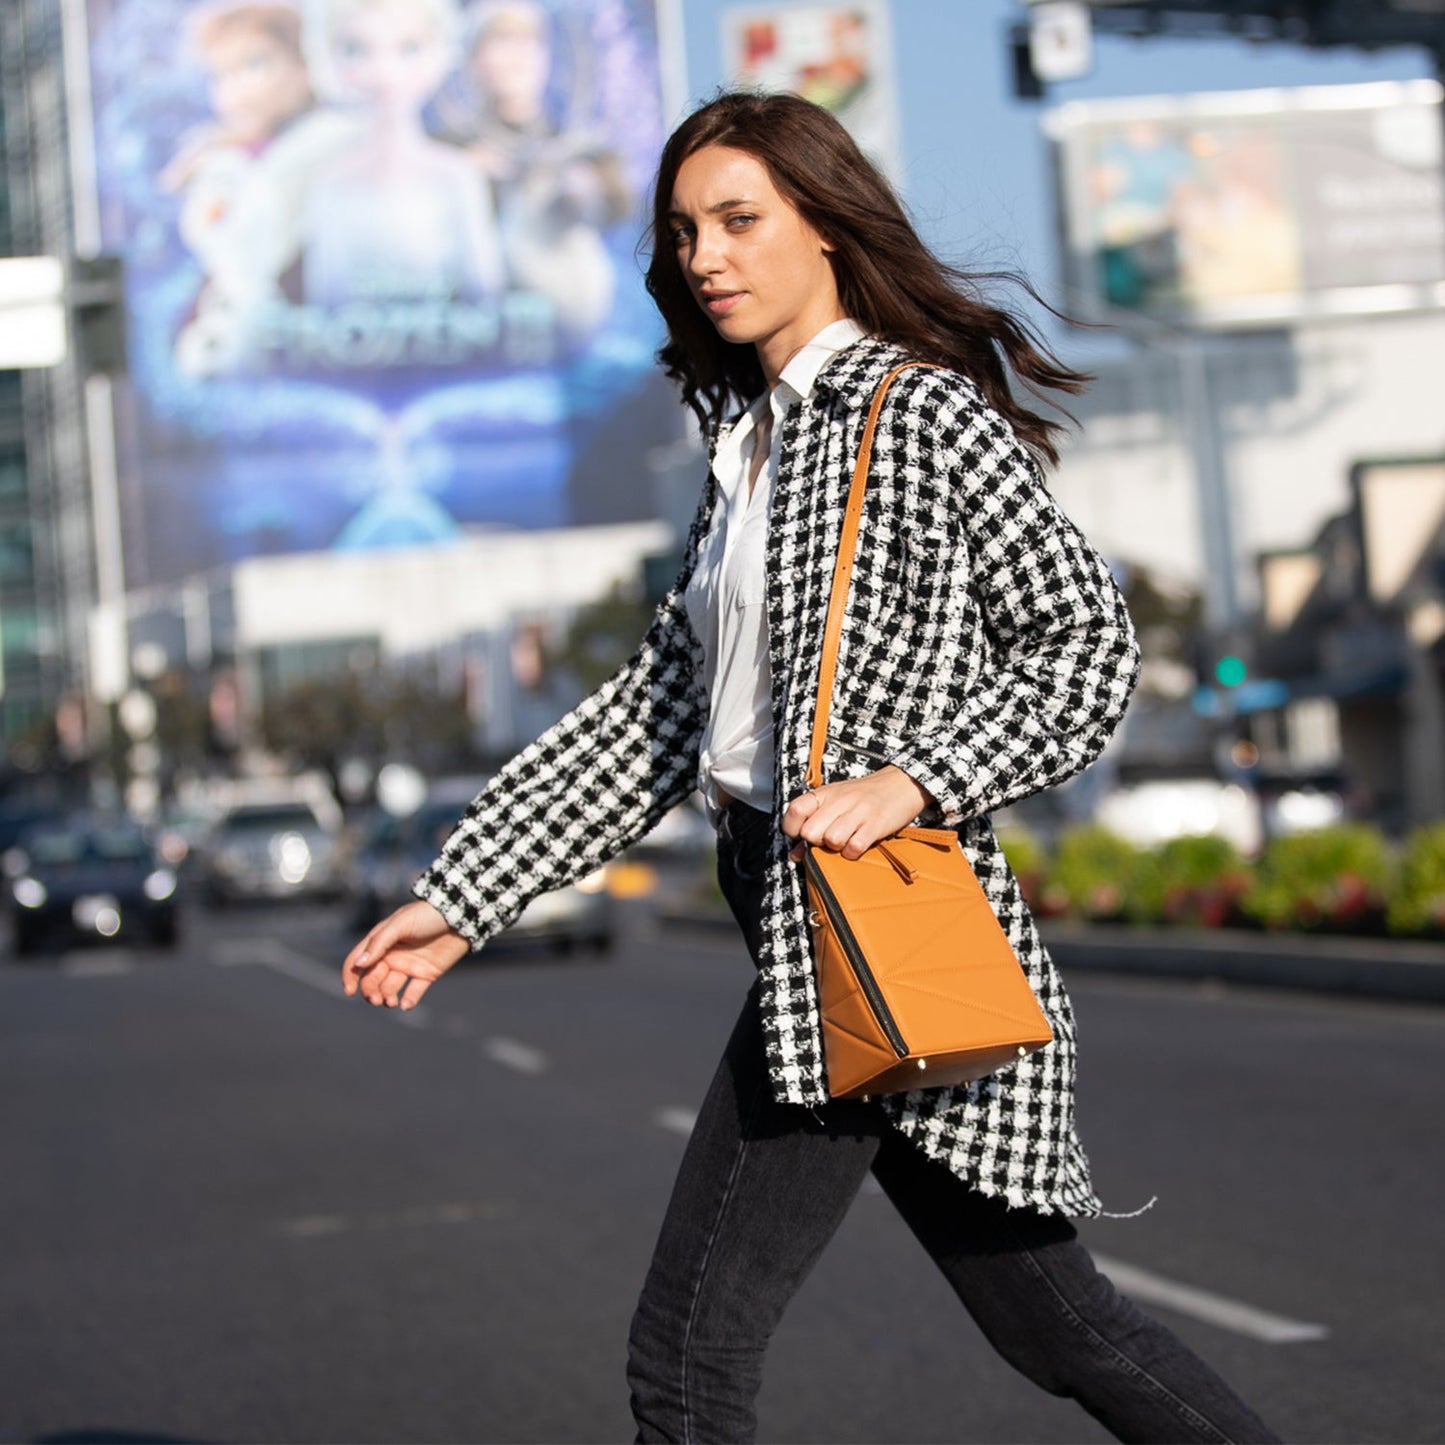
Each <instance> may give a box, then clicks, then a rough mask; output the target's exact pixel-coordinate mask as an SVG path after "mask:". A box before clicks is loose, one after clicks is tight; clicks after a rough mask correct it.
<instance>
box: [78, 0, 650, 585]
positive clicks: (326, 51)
mask: <svg viewBox="0 0 1445 1445" xmlns="http://www.w3.org/2000/svg"><path fill="white" fill-rule="evenodd" d="M73 3H83V4H84V6H85V12H86V18H87V23H88V32H89V55H90V76H89V79H90V110H91V112H92V114H93V117H94V142H95V145H94V149H95V158H96V164H95V172H96V174H95V184H96V187H97V191H98V202H99V210H100V218H101V226H100V229H101V235H100V244H101V245H102V246H103V248H104V249H105V250H106V251H107V252H110V253H114V254H116V255H118V256H121V257H123V258H124V262H125V292H126V322H127V325H126V330H127V334H128V347H129V376H128V378H127V379H126V381H125V382H124V383H122V384H121V385H120V386H118V388H117V396H116V412H117V421H116V440H117V447H116V451H117V462H118V472H119V487H120V500H121V507H122V513H123V523H124V537H125V548H126V557H125V575H126V579H127V586H128V587H130V588H136V587H142V586H146V585H148V584H154V583H165V582H171V581H174V580H176V579H179V578H182V577H185V576H189V575H192V574H194V573H196V572H198V571H200V570H202V569H204V568H207V567H210V566H212V565H215V564H217V563H224V562H228V561H232V560H236V559H239V558H242V557H246V556H253V555H257V554H261V553H274V552H293V551H306V550H314V549H320V548H336V547H340V548H358V547H370V546H378V545H391V544H396V543H425V542H428V541H433V540H445V539H447V538H449V537H454V536H456V535H457V534H458V533H459V532H460V531H463V530H465V529H468V528H473V527H479V526H496V525H503V526H516V527H526V528H545V527H554V526H560V525H569V524H573V523H576V522H578V521H609V520H618V521H621V520H631V519H636V518H640V517H645V516H651V515H653V513H654V508H655V499H654V497H653V496H652V493H651V483H650V480H649V476H648V473H647V469H646V466H645V460H644V459H645V456H646V452H647V449H648V448H649V447H651V446H656V445H659V444H662V443H664V442H666V441H670V440H672V438H673V429H674V428H675V427H676V425H677V423H676V421H675V419H674V415H673V413H674V412H675V407H674V408H671V409H669V408H666V407H663V406H660V405H659V401H658V397H657V394H656V391H655V388H656V387H657V386H658V384H659V383H657V381H656V379H655V378H656V367H655V362H654V351H655V348H656V346H657V344H658V342H659V340H660V336H659V327H658V322H657V320H656V316H655V312H654V310H653V307H652V305H651V303H650V301H649V300H648V298H647V297H646V295H645V293H644V291H643V287H642V284H641V275H640V268H639V266H638V263H637V259H636V247H637V243H638V238H639V235H640V233H641V229H642V222H643V219H644V216H643V212H644V196H645V193H646V189H647V186H648V183H649V181H650V179H651V176H652V174H653V171H654V169H655V166H656V162H657V155H658V152H659V149H660V147H661V142H662V138H663V110H662V77H661V74H660V69H661V63H660V59H659V45H658V25H657V21H658V17H657V4H658V3H660V0H473V3H469V4H463V3H461V0H306V3H305V4H299V3H298V4H293V3H289V0H205V3H198V0H73ZM662 3H665V0H662Z"/></svg>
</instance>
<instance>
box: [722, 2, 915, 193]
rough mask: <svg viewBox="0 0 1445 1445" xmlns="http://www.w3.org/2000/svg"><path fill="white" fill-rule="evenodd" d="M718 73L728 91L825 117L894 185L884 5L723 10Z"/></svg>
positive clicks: (893, 109) (893, 116) (893, 113)
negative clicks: (780, 100) (788, 99)
mask: <svg viewBox="0 0 1445 1445" xmlns="http://www.w3.org/2000/svg"><path fill="white" fill-rule="evenodd" d="M723 70H724V73H725V74H726V75H727V76H728V77H729V83H730V84H731V85H734V86H738V87H741V88H744V89H754V90H767V91H791V92H792V93H793V94H795V95H801V96H802V97H803V99H804V100H811V101H813V102H814V103H815V104H816V105H821V106H823V107H824V108H825V109H827V110H830V111H832V112H833V114H834V115H836V116H837V117H838V119H839V120H841V121H842V122H843V124H844V125H845V126H847V127H848V131H849V133H850V134H851V135H852V137H853V139H854V140H856V141H857V142H858V145H859V148H860V149H861V150H862V151H863V153H864V154H865V155H867V156H868V157H869V159H870V160H872V161H873V162H874V164H875V165H877V166H879V167H880V169H882V170H883V172H884V173H885V174H886V175H888V176H889V177H890V178H892V179H893V181H894V183H895V184H896V183H897V179H898V176H899V173H900V169H899V147H898V120H897V102H896V96H895V93H894V92H895V87H894V80H893V55H892V44H891V37H890V35H889V28H888V8H887V5H886V4H884V3H883V0H854V3H853V4H851V5H849V4H841V5H839V4H834V5H813V4H802V5H764V6H756V5H749V6H745V7H739V8H737V9H733V10H729V11H727V12H725V14H724V16H723Z"/></svg>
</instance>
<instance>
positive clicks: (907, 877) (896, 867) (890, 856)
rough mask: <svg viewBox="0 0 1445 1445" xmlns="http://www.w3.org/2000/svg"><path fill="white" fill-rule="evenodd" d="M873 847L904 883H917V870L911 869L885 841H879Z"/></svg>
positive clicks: (904, 859)
mask: <svg viewBox="0 0 1445 1445" xmlns="http://www.w3.org/2000/svg"><path fill="white" fill-rule="evenodd" d="M873 846H874V847H875V848H876V849H877V850H878V851H879V852H880V853H881V854H882V855H883V856H884V857H885V858H886V859H887V860H888V861H889V862H890V863H891V864H892V865H893V871H894V872H895V873H896V874H897V875H898V876H899V877H900V878H901V879H902V880H903V881H904V882H905V883H917V882H918V869H916V868H914V867H912V866H911V865H910V864H909V862H908V860H907V859H906V858H904V857H903V856H902V855H901V854H899V853H896V852H894V850H893V849H892V848H890V847H889V846H888V843H887V841H886V840H885V839H880V840H879V841H878V842H877V843H875V844H874V845H873Z"/></svg>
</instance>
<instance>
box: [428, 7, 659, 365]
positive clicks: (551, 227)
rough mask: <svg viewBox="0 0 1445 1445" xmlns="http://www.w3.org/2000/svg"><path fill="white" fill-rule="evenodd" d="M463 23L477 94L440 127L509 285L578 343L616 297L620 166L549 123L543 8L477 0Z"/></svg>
mask: <svg viewBox="0 0 1445 1445" xmlns="http://www.w3.org/2000/svg"><path fill="white" fill-rule="evenodd" d="M467 19H468V29H469V50H468V57H467V66H466V72H465V76H464V80H465V82H466V83H467V84H468V85H469V86H470V88H472V89H473V90H474V91H475V94H474V95H466V94H465V88H464V90H463V94H464V99H459V98H458V97H457V96H453V97H451V98H450V100H449V102H447V103H444V104H443V105H442V106H440V107H439V112H440V116H441V126H442V128H443V130H444V132H445V133H446V134H447V136H448V138H449V139H452V140H454V141H456V142H457V143H458V144H460V145H463V146H465V148H466V151H467V154H468V155H469V156H470V157H471V159H472V160H473V162H474V163H475V165H476V166H477V168H478V173H479V175H480V177H481V179H482V182H483V185H484V186H485V187H486V190H487V193H488V194H489V195H490V196H492V197H493V198H494V201H495V204H496V209H497V215H498V217H499V219H500V222H501V227H502V238H503V244H504V247H505V251H506V259H507V272H508V280H509V282H510V284H511V286H513V287H514V288H517V289H519V290H525V291H533V292H537V293H539V294H540V295H542V296H544V297H546V298H547V300H548V302H550V304H551V307H552V310H553V312H554V315H555V319H556V324H557V326H558V328H559V329H560V331H561V333H562V336H563V338H564V339H574V340H575V339H579V338H581V337H585V336H586V335H587V334H589V333H590V332H592V331H594V330H595V329H596V328H597V327H598V326H599V325H600V324H601V323H602V321H603V320H604V319H605V318H606V316H607V313H608V311H609V310H610V308H611V305H612V299H613V295H614V292H615V289H616V275H615V267H614V265H613V261H612V258H611V256H610V255H609V254H608V251H607V247H606V244H605V243H604V240H603V236H602V231H603V229H604V228H605V227H607V226H612V225H616V224H617V223H618V222H620V221H623V220H625V219H626V218H627V217H628V215H629V214H630V213H631V209H632V203H633V197H632V195H631V192H630V190H629V188H628V185H627V182H626V180H625V178H624V176H623V171H622V164H621V158H620V157H619V156H618V154H617V153H616V151H614V150H613V149H611V148H610V147H609V146H606V145H604V144H602V143H601V142H600V141H599V140H598V139H597V138H596V137H595V136H594V135H592V134H590V133H589V132H588V131H587V130H586V129H584V128H582V127H578V126H575V125H572V124H570V123H567V122H564V121H559V120H558V119H557V118H556V116H555V115H554V114H553V111H552V107H551V105H550V104H549V94H548V91H549V85H550V84H552V83H553V81H554V79H555V75H554V65H555V55H554V35H553V24H554V22H553V20H552V18H551V16H549V14H548V13H547V11H546V10H545V9H544V8H543V7H542V6H541V5H539V4H536V3H534V0H482V3H480V4H476V5H473V6H472V7H471V9H470V10H469V12H468V17H467Z"/></svg>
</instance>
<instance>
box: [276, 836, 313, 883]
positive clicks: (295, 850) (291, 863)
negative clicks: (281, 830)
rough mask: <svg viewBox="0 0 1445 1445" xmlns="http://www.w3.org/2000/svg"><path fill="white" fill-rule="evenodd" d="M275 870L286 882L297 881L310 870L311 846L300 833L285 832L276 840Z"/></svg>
mask: <svg viewBox="0 0 1445 1445" xmlns="http://www.w3.org/2000/svg"><path fill="white" fill-rule="evenodd" d="M274 857H275V859H276V870H277V872H279V873H280V875H281V877H282V878H283V879H284V880H285V881H286V882H287V883H299V882H300V881H301V880H302V879H303V878H304V877H305V876H306V875H307V873H309V872H310V871H311V848H310V845H309V844H308V843H307V842H306V839H305V838H303V837H302V836H301V835H300V833H286V834H283V835H282V836H281V837H280V838H278V839H277V840H276V843H275V853H274Z"/></svg>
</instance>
